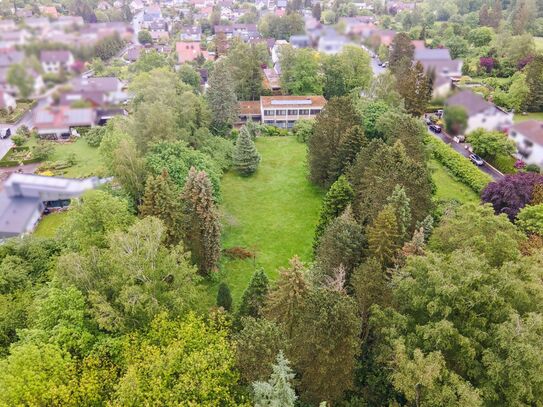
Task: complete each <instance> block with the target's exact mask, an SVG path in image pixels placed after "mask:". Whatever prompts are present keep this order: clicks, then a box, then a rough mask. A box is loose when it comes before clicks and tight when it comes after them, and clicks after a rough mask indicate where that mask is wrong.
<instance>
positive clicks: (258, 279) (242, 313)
mask: <svg viewBox="0 0 543 407" xmlns="http://www.w3.org/2000/svg"><path fill="white" fill-rule="evenodd" d="M268 290H269V282H268V277H267V276H266V273H264V271H263V270H262V269H258V270H256V271H255V272H254V274H253V276H252V277H251V281H249V285H248V286H247V288H246V289H245V291H244V292H243V295H242V296H241V303H240V305H239V310H238V317H246V316H248V317H253V318H260V317H261V316H262V314H263V311H264V304H265V302H266V297H267V295H268Z"/></svg>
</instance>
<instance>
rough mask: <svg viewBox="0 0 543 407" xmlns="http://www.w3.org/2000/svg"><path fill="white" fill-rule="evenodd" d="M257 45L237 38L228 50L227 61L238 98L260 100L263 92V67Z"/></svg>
mask: <svg viewBox="0 0 543 407" xmlns="http://www.w3.org/2000/svg"><path fill="white" fill-rule="evenodd" d="M260 59H261V58H259V52H258V49H257V46H256V45H254V44H252V45H249V44H246V43H244V42H243V41H241V40H239V39H237V40H235V41H234V42H233V44H232V45H231V47H230V49H229V51H228V57H227V63H228V65H229V67H230V73H231V75H232V80H233V81H234V87H235V91H236V96H237V99H238V100H258V99H259V98H260V95H261V94H262V79H263V74H262V68H261V64H262V63H265V62H267V61H261V60H260Z"/></svg>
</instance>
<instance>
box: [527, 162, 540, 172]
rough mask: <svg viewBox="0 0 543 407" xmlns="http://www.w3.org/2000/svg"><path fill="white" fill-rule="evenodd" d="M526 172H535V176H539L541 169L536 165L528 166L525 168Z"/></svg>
mask: <svg viewBox="0 0 543 407" xmlns="http://www.w3.org/2000/svg"><path fill="white" fill-rule="evenodd" d="M526 172H535V173H536V174H539V173H540V172H541V168H539V166H538V165H536V164H528V165H527V166H526Z"/></svg>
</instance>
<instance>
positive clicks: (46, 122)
mask: <svg viewBox="0 0 543 407" xmlns="http://www.w3.org/2000/svg"><path fill="white" fill-rule="evenodd" d="M95 124H96V111H95V110H94V109H93V108H72V107H70V106H59V107H49V108H47V107H46V108H42V109H37V110H36V111H35V112H34V128H35V129H36V130H37V132H38V136H40V137H41V138H47V139H53V140H58V139H67V138H69V137H70V135H71V131H72V129H73V128H74V127H92V126H94V125H95Z"/></svg>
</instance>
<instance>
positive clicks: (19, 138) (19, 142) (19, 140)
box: [11, 134, 26, 147]
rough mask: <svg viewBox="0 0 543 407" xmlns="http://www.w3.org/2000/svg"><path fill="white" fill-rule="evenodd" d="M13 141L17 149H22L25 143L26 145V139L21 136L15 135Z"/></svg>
mask: <svg viewBox="0 0 543 407" xmlns="http://www.w3.org/2000/svg"><path fill="white" fill-rule="evenodd" d="M11 141H13V144H15V145H16V146H17V147H21V146H22V145H23V144H24V143H26V137H25V136H21V135H20V134H15V135H13V136H12V137H11Z"/></svg>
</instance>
